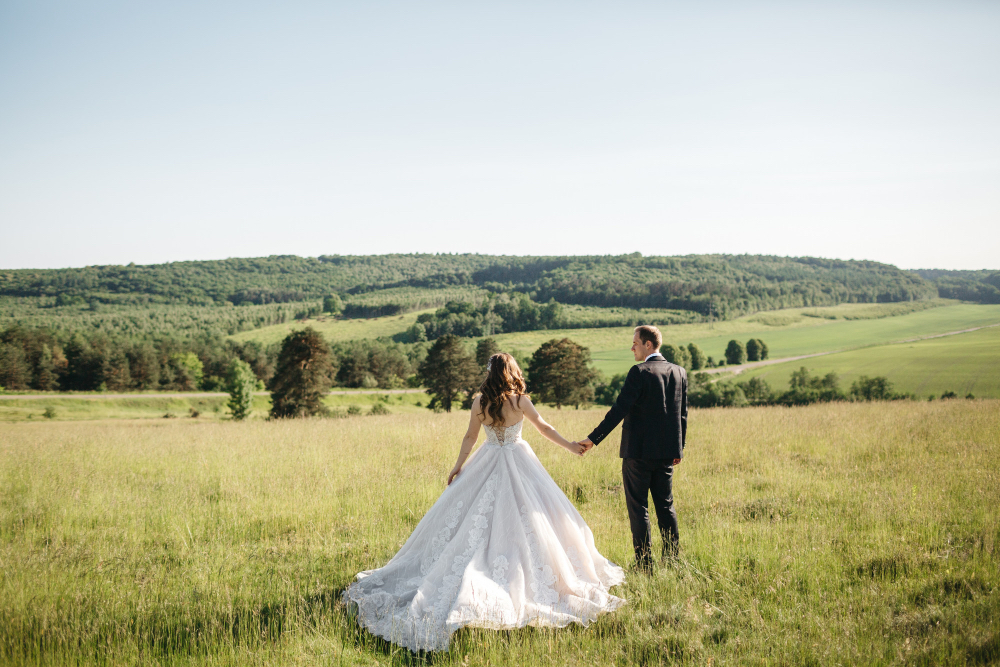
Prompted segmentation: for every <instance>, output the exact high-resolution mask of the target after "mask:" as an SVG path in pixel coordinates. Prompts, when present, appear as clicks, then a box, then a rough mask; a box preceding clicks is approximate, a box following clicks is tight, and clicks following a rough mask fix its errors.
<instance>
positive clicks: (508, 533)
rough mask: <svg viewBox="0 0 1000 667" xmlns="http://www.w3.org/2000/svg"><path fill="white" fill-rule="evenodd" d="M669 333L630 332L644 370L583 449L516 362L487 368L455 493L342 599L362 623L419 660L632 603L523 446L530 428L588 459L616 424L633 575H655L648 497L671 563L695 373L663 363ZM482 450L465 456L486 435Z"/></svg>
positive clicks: (451, 485) (452, 485) (451, 481)
mask: <svg viewBox="0 0 1000 667" xmlns="http://www.w3.org/2000/svg"><path fill="white" fill-rule="evenodd" d="M661 344H662V336H661V334H660V331H659V330H658V329H657V328H656V327H654V326H648V325H643V326H639V327H636V328H635V332H634V336H633V339H632V353H633V355H634V356H635V360H636V362H637V363H636V365H635V366H633V367H632V368H631V369H630V370H629V372H628V375H627V377H626V379H625V384H624V385H623V387H622V390H621V393H620V394H619V396H618V398H617V400H616V401H615V403H614V405H613V406H612V407H611V409H610V410H609V411H608V413H607V415H606V416H605V417H604V419H603V420H602V421H601V423H600V424H598V426H597V428H595V429H594V430H593V431H592V432H591V433H590V435H589V436H588V437H587V438H584V439H583V440H580V441H578V442H571V441H569V440H566V439H565V438H563V437H562V436H561V435H560V434H559V433H558V432H557V431H556V430H555V429H554V428H553V427H552V426H551V425H549V424H548V423H547V422H546V421H545V420H544V419H542V417H541V415H539V414H538V411H537V410H536V409H535V406H534V405H533V404H532V402H531V399H530V398H529V397H528V396H527V395H526V386H525V382H524V378H523V375H522V373H521V370H520V368H518V366H517V362H516V361H515V360H514V358H513V357H511V356H510V355H508V354H504V353H498V354H495V355H493V356H492V357H491V358H490V363H489V365H488V366H487V374H486V379H485V380H484V381H483V384H482V386H481V387H480V394H479V396H477V397H476V399H475V401H474V402H473V405H472V411H471V414H470V417H469V428H468V430H467V432H466V434H465V437H464V438H463V440H462V446H461V449H460V451H459V455H458V461H457V462H456V463H455V467H454V468H453V469H452V470H451V472H450V473H449V475H448V488H447V489H446V490H445V491H444V493H442V494H441V497H440V498H439V499H438V500H437V502H436V503H435V504H434V505H433V506H432V507H431V508H430V510H428V512H427V514H426V515H425V516H424V518H423V519H422V520H421V521H420V523H419V524H418V525H417V527H416V528H415V529H414V531H413V533H412V534H411V535H410V537H409V539H407V541H406V543H405V544H404V545H403V547H402V548H401V549H400V550H399V552H397V553H396V555H395V556H394V557H393V558H392V559H391V560H390V561H389V562H388V563H387V564H386V565H385V566H383V567H381V568H379V569H376V570H369V571H366V572H361V573H360V574H358V575H357V579H356V580H355V581H354V582H353V583H352V584H350V586H348V587H347V589H346V590H345V591H344V593H343V597H344V600H345V602H347V603H348V605H349V608H350V609H351V610H352V611H353V612H354V613H356V615H357V619H358V622H359V623H360V624H361V625H362V626H364V627H365V628H367V629H368V630H369V631H370V632H372V633H373V634H376V635H379V636H381V637H383V638H385V639H387V640H389V641H391V642H393V643H395V644H398V645H400V646H404V647H406V648H409V649H410V650H412V651H434V650H446V649H447V648H448V645H449V642H450V638H451V635H452V634H453V633H454V632H455V631H456V630H458V629H459V628H461V627H464V626H470V627H482V628H491V629H511V628H517V627H524V626H526V625H534V626H547V627H563V626H565V625H568V624H569V623H574V622H575V623H581V624H583V625H586V624H588V623H589V622H590V621H592V620H593V619H594V618H596V617H597V616H598V615H599V614H601V613H603V612H607V611H612V610H614V609H617V608H618V607H619V606H621V605H622V604H624V603H625V600H623V599H622V598H620V597H617V596H615V595H612V594H611V593H610V592H609V589H610V588H611V587H612V586H615V585H617V584H621V583H623V582H624V580H625V576H624V571H623V570H622V568H620V567H619V566H617V565H615V564H614V563H612V562H611V561H609V560H607V559H606V558H604V557H603V556H602V555H601V554H600V553H599V552H598V551H597V548H596V546H595V545H594V537H593V534H592V533H591V530H590V528H589V527H588V526H587V524H586V522H585V521H584V520H583V517H581V516H580V513H579V512H578V511H577V510H576V507H574V506H573V504H572V503H571V502H570V501H569V499H568V498H566V495H565V494H564V493H563V492H562V490H561V489H560V488H559V487H558V485H557V484H556V483H555V482H554V481H553V480H552V478H551V477H550V476H549V474H548V472H546V470H545V468H544V467H543V466H542V464H541V463H540V462H539V460H538V458H537V457H536V456H535V453H534V451H532V449H531V447H530V446H529V445H528V443H527V442H526V441H525V440H524V439H523V438H522V437H521V427H522V426H523V424H524V421H525V420H527V421H529V422H531V424H532V425H533V426H534V427H535V428H537V429H538V431H539V433H541V434H542V435H543V436H544V437H545V438H547V439H548V440H551V441H552V442H554V443H555V444H557V445H560V446H562V447H565V448H566V449H568V450H570V451H572V452H574V453H576V454H579V455H583V454H585V453H586V452H587V451H589V450H590V449H591V448H592V447H594V446H595V445H598V444H600V442H601V441H602V440H604V439H605V438H606V437H607V436H608V434H609V433H610V432H611V431H612V430H613V429H614V428H615V427H616V426H617V425H618V424H619V423H620V422H623V421H624V424H623V425H622V435H621V450H620V454H621V458H622V482H623V487H624V491H625V500H626V505H627V508H628V516H629V524H630V527H631V530H632V545H633V549H634V552H635V559H636V565H637V567H638V569H640V570H642V571H646V572H648V571H650V570H651V569H652V565H653V558H652V541H651V529H650V521H649V510H648V497H649V494H650V493H652V497H653V507H654V508H655V510H656V516H657V522H658V524H659V527H660V533H661V535H662V537H663V553H664V556H665V557H670V556H675V555H676V554H677V548H678V531H677V515H676V512H675V510H674V506H673V494H672V488H671V487H672V477H673V469H674V466H676V465H677V464H679V463H680V461H681V458H682V456H683V452H684V441H685V435H686V431H687V374H686V372H685V371H684V369H683V368H682V367H680V366H677V365H675V364H672V363H670V362H668V361H667V360H666V359H664V357H663V355H661V354H660V353H659V349H660V345H661ZM483 427H485V429H486V435H487V438H486V442H485V443H483V445H482V446H481V447H480V448H479V449H478V450H477V451H476V452H475V455H473V456H471V457H470V454H471V453H472V449H473V447H474V446H475V443H476V440H477V439H478V435H479V432H480V430H481V429H482V428H483Z"/></svg>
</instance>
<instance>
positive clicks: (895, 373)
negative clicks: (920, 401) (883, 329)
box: [739, 327, 1000, 398]
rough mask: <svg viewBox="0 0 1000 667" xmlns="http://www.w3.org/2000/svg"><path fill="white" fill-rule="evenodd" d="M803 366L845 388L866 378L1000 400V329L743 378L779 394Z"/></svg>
mask: <svg viewBox="0 0 1000 667" xmlns="http://www.w3.org/2000/svg"><path fill="white" fill-rule="evenodd" d="M802 366H805V367H806V368H808V369H810V371H811V372H812V373H813V374H814V375H816V374H819V375H826V374H827V373H829V372H831V371H832V372H834V373H837V374H838V375H839V376H840V380H841V385H842V386H843V387H844V388H847V387H849V386H850V384H851V382H853V381H854V380H856V379H857V378H858V376H860V375H867V376H869V377H872V376H876V375H884V376H886V377H888V378H890V379H891V380H892V381H893V383H894V384H895V389H896V391H901V392H906V393H913V394H917V395H918V396H921V397H926V396H928V395H929V394H933V395H935V396H940V395H941V393H943V392H945V391H954V392H955V393H957V394H958V395H959V396H965V395H966V394H969V393H971V394H973V395H975V396H978V397H980V398H1000V327H992V328H989V329H980V330H979V331H972V332H969V333H964V334H959V335H956V336H946V337H944V338H931V339H928V340H921V341H916V342H912V343H900V344H897V345H884V346H880V347H872V348H862V349H860V350H853V351H850V352H839V353H837V354H829V355H824V356H822V357H814V358H812V359H803V360H801V361H792V362H788V363H784V364H775V365H773V366H764V367H761V368H756V369H751V370H748V371H745V372H744V373H741V374H740V376H739V378H740V380H745V379H747V378H751V377H762V378H764V379H765V380H767V381H768V382H769V383H770V384H771V386H772V387H773V388H775V389H787V388H788V380H789V377H790V376H791V374H792V372H793V371H796V370H798V369H799V368H800V367H802Z"/></svg>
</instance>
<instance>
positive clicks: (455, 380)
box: [417, 334, 480, 412]
mask: <svg viewBox="0 0 1000 667" xmlns="http://www.w3.org/2000/svg"><path fill="white" fill-rule="evenodd" d="M417 376H418V377H419V378H420V381H421V382H422V383H423V385H424V386H425V387H427V393H428V394H430V395H431V402H430V403H429V404H428V406H427V407H429V408H431V409H433V408H437V407H440V408H443V409H444V411H445V412H451V406H452V404H453V403H454V402H455V401H457V400H460V398H461V395H462V394H463V393H464V394H466V395H471V394H472V392H473V391H475V390H476V385H477V383H478V381H479V379H480V370H479V364H477V363H476V360H475V358H474V357H473V356H472V355H471V354H469V353H468V352H467V351H466V349H465V345H463V344H462V339H461V338H459V337H458V336H456V335H454V334H445V335H444V336H441V337H440V338H438V339H437V340H436V341H434V345H432V346H431V349H430V350H428V351H427V358H426V359H424V361H423V363H421V364H420V368H419V369H418V370H417Z"/></svg>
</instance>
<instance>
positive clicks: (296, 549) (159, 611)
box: [0, 400, 1000, 667]
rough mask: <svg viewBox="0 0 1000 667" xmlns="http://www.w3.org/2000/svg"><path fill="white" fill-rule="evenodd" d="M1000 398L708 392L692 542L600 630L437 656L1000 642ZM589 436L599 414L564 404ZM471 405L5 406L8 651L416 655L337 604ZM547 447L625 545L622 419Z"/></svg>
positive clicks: (719, 659)
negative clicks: (335, 409)
mask: <svg viewBox="0 0 1000 667" xmlns="http://www.w3.org/2000/svg"><path fill="white" fill-rule="evenodd" d="M998 408H1000V404H998V402H997V401H984V400H976V401H950V402H949V401H937V402H934V403H927V402H920V403H913V402H903V403H892V404H838V405H817V406H810V407H806V408H792V409H788V408H748V409H716V410H702V411H695V412H693V414H692V416H691V427H690V432H689V445H688V449H687V456H686V458H685V459H684V462H683V463H682V464H681V466H680V467H679V468H678V472H677V476H676V494H675V495H676V498H677V503H678V510H679V516H680V521H681V531H682V532H681V540H682V543H681V544H682V547H681V548H682V551H681V555H682V558H681V561H680V562H679V564H677V565H675V566H665V567H662V568H660V569H659V570H658V571H657V572H656V573H655V575H654V576H652V577H646V576H643V575H639V574H637V573H635V572H634V571H632V570H628V574H627V577H628V580H627V583H626V584H625V585H623V586H622V587H620V588H619V589H616V590H617V592H618V593H619V594H620V595H622V596H623V597H625V598H627V599H628V604H627V606H626V607H624V608H623V609H622V610H620V611H618V612H615V613H613V614H610V615H607V616H604V617H602V618H601V619H599V620H598V621H597V622H595V623H594V624H593V625H591V626H590V627H588V628H581V627H575V626H574V627H571V628H567V629H564V630H556V631H550V630H537V629H532V628H528V629H524V630H518V631H513V632H493V631H485V630H466V631H462V632H460V633H459V634H458V635H457V636H456V637H455V639H454V641H453V644H452V649H451V652H450V653H448V654H442V655H434V656H431V658H432V660H431V661H429V662H433V664H437V665H500V664H518V665H550V664H569V665H586V666H588V667H589V666H592V665H622V666H624V665H638V664H646V665H651V664H685V665H705V664H726V665H743V664H746V665H759V664H796V665H806V664H809V665H835V664H841V665H846V664H928V665H930V664H991V663H995V662H996V661H997V660H1000V517H998V515H997V513H996V511H995V510H996V507H997V506H998V504H1000V474H998V470H997V466H996V461H997V457H998V456H1000V409H998ZM545 414H546V416H547V417H549V418H550V419H551V421H552V422H553V423H554V424H555V425H556V426H557V427H558V428H559V429H560V430H561V431H563V432H564V433H565V434H566V435H568V436H570V437H581V436H582V435H583V434H584V433H586V432H587V431H588V430H589V429H590V428H591V427H592V426H593V425H594V424H595V423H596V421H597V420H598V419H599V418H600V416H601V414H602V413H601V412H600V411H596V410H591V411H583V410H581V411H576V410H563V411H561V412H557V411H553V410H546V411H545ZM465 419H466V417H465V415H463V414H457V413H456V414H450V415H448V414H433V413H430V412H426V411H425V412H424V413H422V414H421V415H420V416H416V415H412V414H399V415H389V416H384V417H356V418H347V419H338V420H306V421H285V422H262V421H257V422H249V423H231V422H230V423H223V422H213V423H207V422H199V421H197V420H190V421H189V420H181V419H176V420H166V419H164V420H156V421H152V420H151V421H145V422H122V421H118V422H101V423H94V422H92V423H81V422H75V423H74V422H43V423H18V424H8V425H5V426H4V427H3V430H4V437H3V438H2V439H0V471H2V474H3V479H2V484H0V562H2V563H3V565H4V567H3V577H2V579H0V663H4V664H33V665H34V664H67V663H72V664H78V665H90V664H112V665H115V664H160V665H168V664H178V665H180V664H183V665H192V664H212V665H312V664H317V665H319V664H338V665H339V664H361V665H376V664H378V665H386V664H390V665H392V664H412V663H414V662H419V661H418V660H416V659H415V658H413V657H412V656H411V655H410V654H408V653H406V652H404V651H401V650H399V649H397V648H394V647H393V646H391V645H387V644H385V643H383V642H381V641H377V640H375V639H373V638H372V637H371V636H370V635H368V634H367V633H365V632H363V631H360V630H359V629H358V628H357V626H356V625H355V624H354V622H353V621H352V620H351V618H350V616H349V615H348V613H347V610H346V609H345V608H344V607H343V605H342V604H341V603H340V601H339V599H340V598H339V593H340V591H341V590H342V589H343V588H344V586H346V585H347V584H348V583H349V582H350V581H351V579H352V577H353V575H354V573H356V572H358V571H360V570H363V569H367V568H371V567H373V566H377V565H380V564H382V563H384V562H385V561H386V560H387V559H388V558H389V557H390V556H391V555H392V554H393V553H394V552H395V551H396V550H397V549H398V548H399V546H400V545H401V544H402V542H403V540H405V539H406V537H407V536H408V535H409V533H410V532H411V531H412V530H413V527H414V526H415V525H416V523H417V522H418V521H419V520H420V518H421V517H422V516H423V514H424V513H425V512H426V510H427V508H428V507H429V506H430V505H431V504H432V503H433V502H434V500H435V499H436V498H437V497H438V495H439V494H440V492H441V490H442V488H443V484H444V477H445V474H446V473H447V471H448V469H449V468H450V466H451V465H452V463H453V461H454V457H455V454H456V451H457V448H458V444H459V440H460V438H461V434H462V432H463V429H464V422H465ZM526 435H527V438H528V440H529V441H530V442H531V444H532V446H533V447H534V448H535V450H536V452H537V453H538V455H539V457H540V459H541V461H542V462H543V464H544V465H545V466H546V467H547V468H548V470H549V471H550V473H551V474H552V476H553V477H554V479H555V480H556V482H557V483H558V484H559V485H560V486H561V487H562V488H563V489H564V490H565V491H566V492H567V493H568V495H569V497H570V498H571V499H573V501H574V502H575V503H576V505H577V506H578V507H579V509H580V511H581V513H582V514H583V515H584V517H585V518H586V520H587V521H588V523H589V524H590V526H591V527H592V528H593V530H594V533H595V537H596V541H597V545H598V548H599V549H600V550H601V551H602V552H603V553H604V554H605V555H607V556H608V557H609V558H611V559H612V560H614V561H616V562H619V563H622V564H628V562H629V559H630V552H631V546H630V539H629V533H628V524H627V520H626V516H625V507H624V498H623V495H622V490H621V485H620V473H619V462H618V458H617V437H618V435H617V432H616V433H615V434H613V435H612V436H611V437H610V438H609V439H608V441H607V442H606V443H604V444H602V445H601V446H600V447H598V448H597V449H596V450H595V451H594V452H592V453H591V454H589V455H588V456H587V457H585V458H583V459H580V458H576V457H573V456H571V455H569V454H567V453H566V452H565V451H564V450H561V449H558V448H556V447H554V446H552V445H550V444H549V443H547V442H545V441H543V440H541V438H540V437H538V435H537V433H535V432H534V431H532V430H530V429H528V431H527V432H526Z"/></svg>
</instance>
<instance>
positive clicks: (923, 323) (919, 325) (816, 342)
mask: <svg viewBox="0 0 1000 667" xmlns="http://www.w3.org/2000/svg"><path fill="white" fill-rule="evenodd" d="M880 305H881V304H872V305H871V306H870V308H871V310H872V313H873V314H875V313H877V312H878V308H879V306H880ZM887 305H896V304H887ZM838 308H841V307H840V306H838V307H833V308H807V309H794V310H782V311H774V312H767V313H758V314H756V315H751V316H750V317H746V318H740V319H737V320H732V321H731V322H717V323H715V324H714V326H713V325H704V324H699V325H678V326H670V327H664V329H663V337H664V340H665V341H666V342H668V343H675V344H677V343H679V344H683V345H687V344H688V343H696V344H697V345H698V346H700V347H701V348H702V349H703V350H705V353H706V354H709V355H712V356H713V357H714V358H715V359H721V358H724V357H725V354H724V352H725V349H726V345H727V344H728V343H729V341H730V340H732V339H733V338H736V339H738V340H741V341H744V342H745V341H746V340H747V339H749V338H761V339H763V340H764V341H765V342H766V343H767V345H768V348H769V352H770V356H771V358H772V359H780V358H784V357H793V356H799V355H804V354H814V353H816V352H828V351H831V350H845V349H851V348H856V347H864V346H869V345H884V344H886V343H892V342H896V341H901V340H907V339H911V338H919V337H922V336H934V335H938V334H942V333H947V332H950V331H960V330H963V329H970V328H974V327H982V326H989V325H991V324H997V323H1000V305H978V304H955V305H947V306H941V307H938V308H932V309H928V310H922V311H915V312H911V313H907V314H901V315H895V316H886V317H878V318H871V319H845V318H842V317H836V318H834V317H833V316H835V315H837V312H836V311H837V310H838ZM846 308H851V309H853V310H855V311H857V310H858V309H859V308H858V305H856V304H850V305H848V306H847V307H846ZM610 333H612V332H610V331H607V332H601V334H603V335H602V336H601V338H600V339H599V340H601V344H599V345H594V346H593V347H592V348H591V349H592V350H593V355H592V356H593V357H594V360H595V366H597V368H598V369H600V370H601V371H603V372H604V373H605V374H608V375H611V374H614V373H624V372H626V371H627V370H628V368H629V367H630V366H631V365H632V364H634V363H635V361H634V359H633V358H632V354H631V352H629V345H630V344H631V338H632V334H631V330H630V329H622V330H620V331H617V332H615V335H616V337H617V341H618V344H617V346H616V347H617V349H614V348H613V347H612V346H611V345H610V343H611V340H609V339H608V338H605V336H607V335H608V334H610ZM510 335H511V336H517V335H518V334H510ZM571 337H572V338H573V339H574V340H578V341H579V342H581V343H582V344H584V345H586V344H587V343H586V342H584V340H581V339H578V338H576V337H573V336H571ZM595 342H596V341H595ZM998 358H1000V351H998Z"/></svg>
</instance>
